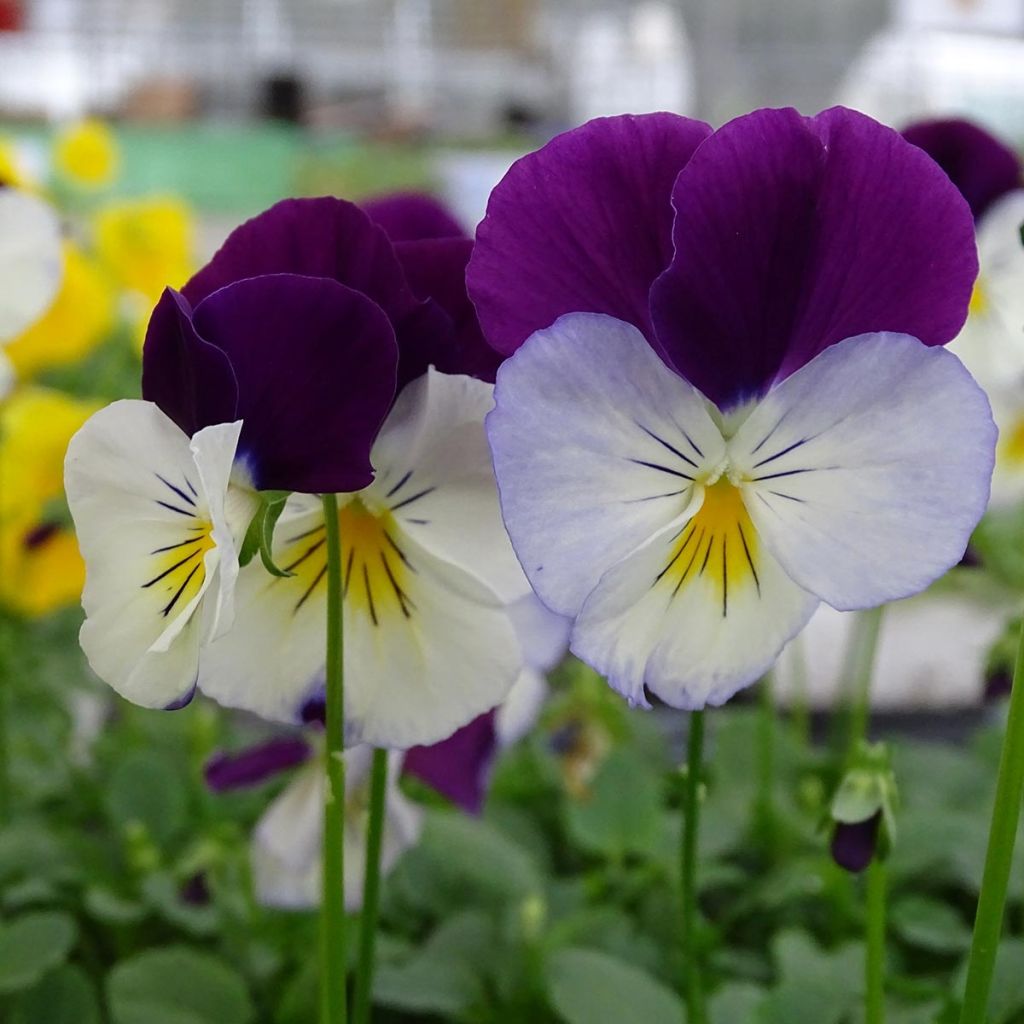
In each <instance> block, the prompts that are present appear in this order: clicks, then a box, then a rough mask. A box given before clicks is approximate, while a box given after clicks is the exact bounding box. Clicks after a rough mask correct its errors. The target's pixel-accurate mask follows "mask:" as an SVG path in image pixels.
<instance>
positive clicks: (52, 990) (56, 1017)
mask: <svg viewBox="0 0 1024 1024" xmlns="http://www.w3.org/2000/svg"><path fill="white" fill-rule="evenodd" d="M99 1020H100V1009H99V1003H98V1002H97V1001H96V993H95V991H94V990H93V987H92V982H91V981H90V980H89V976H88V975H87V974H86V973H85V971H83V970H82V968H81V967H77V966H75V965H74V964H65V965H64V966H63V967H58V968H57V969H56V970H55V971H52V972H51V973H49V974H47V975H46V976H45V977H43V978H42V979H41V980H40V981H39V983H38V984H37V985H36V986H35V987H34V988H32V989H29V991H27V992H24V993H22V995H20V996H19V997H18V1000H17V1002H16V1003H15V1005H14V1012H13V1016H12V1018H11V1024H99Z"/></svg>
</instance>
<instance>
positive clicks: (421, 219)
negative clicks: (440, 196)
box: [362, 192, 466, 242]
mask: <svg viewBox="0 0 1024 1024" xmlns="http://www.w3.org/2000/svg"><path fill="white" fill-rule="evenodd" d="M362 207H363V210H364V211H365V212H366V214H367V216H369V218H370V220H372V221H373V222H374V224H377V225H379V226H380V227H382V228H383V229H384V230H385V232H387V236H388V238H390V239H391V241H392V242H411V241H416V240H418V239H421V238H465V237H466V231H465V229H464V228H463V227H462V225H461V224H460V223H459V222H458V221H457V220H456V219H455V217H454V216H453V215H452V213H451V212H450V211H449V210H448V208H447V207H446V206H445V205H444V204H443V203H441V202H439V201H438V200H437V199H435V198H434V197H433V196H428V195H424V194H423V193H421V192H395V193H392V194H391V195H386V196H378V197H377V198H375V199H370V200H367V201H366V202H364V203H363V204H362Z"/></svg>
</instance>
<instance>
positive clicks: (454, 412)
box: [361, 369, 530, 601]
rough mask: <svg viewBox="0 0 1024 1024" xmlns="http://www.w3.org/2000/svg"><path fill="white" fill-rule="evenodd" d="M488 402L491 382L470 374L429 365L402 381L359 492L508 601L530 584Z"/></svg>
mask: <svg viewBox="0 0 1024 1024" xmlns="http://www.w3.org/2000/svg"><path fill="white" fill-rule="evenodd" d="M493 405H494V399H493V388H492V386H491V385H490V384H486V383H484V382H483V381H480V380H474V379H473V378H472V377H464V376H453V375H449V374H444V373H438V372H437V371H436V370H434V369H431V370H429V371H428V372H427V373H425V374H424V375H423V376H422V377H420V378H418V379H417V380H415V381H413V382H412V383H410V384H408V385H406V387H405V388H404V389H403V390H402V393H401V394H400V395H399V396H398V400H397V401H396V402H395V407H394V408H393V409H392V410H391V413H390V415H389V416H388V418H387V420H386V421H385V423H384V426H383V427H382V428H381V432H380V435H379V436H378V438H377V441H376V442H375V444H374V446H373V451H372V452H371V455H370V458H371V461H372V462H373V465H374V468H375V469H376V471H377V477H376V480H375V481H374V483H373V484H372V485H371V486H370V487H368V488H367V489H366V490H365V491H363V492H362V495H361V496H362V497H363V499H364V500H365V501H366V503H367V504H368V505H370V506H371V507H381V508H386V509H390V510H391V512H392V514H393V515H394V517H395V519H396V520H397V522H398V523H399V525H400V526H401V528H402V530H403V531H404V532H406V533H407V534H408V535H409V536H411V537H413V538H414V539H415V540H416V541H417V542H418V543H420V544H422V545H423V547H425V548H426V549H427V550H428V551H430V552H432V553H433V554H434V555H436V556H437V557H438V558H440V559H442V560H443V561H445V562H449V563H451V564H453V565H457V566H459V567H461V568H462V569H465V570H466V571H467V572H470V573H472V574H473V575H475V576H477V577H478V578H479V579H481V580H482V581H483V582H484V583H485V584H486V585H487V586H488V587H490V589H492V590H493V591H494V592H495V593H496V594H498V596H499V597H500V598H501V599H502V600H503V601H512V600H515V599H516V598H518V597H521V596H523V595H524V594H527V593H529V590H530V586H529V584H528V583H527V582H526V577H525V576H524V575H523V571H522V569H520V567H519V563H518V561H517V560H516V557H515V554H514V552H513V551H512V545H511V544H510V543H509V540H508V535H507V534H506V532H505V527H504V524H503V523H502V521H501V511H500V509H499V508H498V491H497V485H496V484H495V482H494V469H493V467H492V465H491V453H490V450H489V448H488V446H487V435H486V434H485V432H484V416H485V415H486V414H487V413H488V412H489V411H490V410H491V408H492V407H493Z"/></svg>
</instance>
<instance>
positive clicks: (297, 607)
mask: <svg viewBox="0 0 1024 1024" xmlns="http://www.w3.org/2000/svg"><path fill="white" fill-rule="evenodd" d="M341 533H342V558H343V565H344V568H345V570H346V579H347V584H346V592H345V601H344V609H345V612H344V616H345V621H344V637H345V707H346V729H347V738H348V742H349V743H360V742H366V743H374V744H376V745H378V746H384V747H395V748H403V749H404V748H407V747H410V746H415V745H418V744H429V743H435V742H438V741H439V740H442V739H444V738H445V737H446V736H448V735H450V734H451V733H452V732H454V731H455V730H456V729H457V728H459V727H460V726H462V725H465V724H466V723H467V722H469V721H471V720H472V719H473V718H475V717H476V716H477V715H478V714H481V713H482V712H484V711H486V710H488V709H489V708H492V707H494V706H495V705H496V704H498V703H500V702H501V700H502V699H503V698H504V697H505V696H506V694H507V693H508V690H509V688H510V687H511V685H512V683H513V682H514V680H515V678H516V676H517V675H518V674H519V671H520V668H521V665H522V655H521V652H520V648H519V644H518V641H517V639H516V636H515V631H514V629H513V627H512V624H511V621H510V619H509V615H508V612H507V610H506V609H505V607H504V606H503V605H502V603H501V602H500V601H499V599H498V597H497V595H495V594H494V593H493V592H492V591H490V590H489V589H488V588H486V587H485V586H484V585H483V584H482V583H481V582H480V581H479V580H478V579H476V578H475V577H474V576H471V575H470V574H468V573H466V572H464V571H463V570H462V569H460V568H458V567H457V566H455V565H451V564H448V563H445V562H444V561H442V560H441V559H439V558H436V557H435V556H434V555H433V554H431V553H430V552H429V551H427V550H426V549H425V548H423V547H421V546H420V545H419V544H417V543H416V541H415V540H414V539H413V538H412V537H410V536H407V535H405V534H403V533H402V532H401V531H400V530H399V529H398V527H397V522H396V520H394V519H390V520H388V519H386V518H385V520H383V521H382V520H378V519H376V518H375V517H373V516H372V515H371V514H370V513H368V512H367V511H366V510H365V509H364V508H362V506H359V505H358V504H357V503H356V502H354V501H353V502H350V503H349V504H348V505H347V506H346V508H344V509H343V510H342V530H341ZM275 556H276V558H277V561H278V564H279V565H281V566H282V567H283V568H289V567H290V568H291V570H292V571H293V572H294V573H295V575H294V576H293V577H291V578H288V579H277V578H274V577H271V576H269V575H268V574H267V573H266V572H265V570H264V569H263V567H262V566H261V565H259V564H257V563H256V562H254V563H252V564H250V565H249V566H247V567H246V568H245V569H243V570H242V572H241V574H240V576H239V582H238V588H237V591H236V608H235V626H234V628H232V629H231V630H230V631H229V632H228V633H227V634H226V635H225V636H224V637H223V638H222V639H220V640H218V641H216V642H215V643H214V644H212V645H211V647H210V648H209V651H208V652H207V653H206V655H205V656H204V659H203V665H202V679H201V682H200V686H201V688H202V690H203V692H204V693H206V694H208V695H209V696H211V697H213V698H214V699H216V700H218V701H220V702H221V703H223V704H226V705H228V706H230V707H238V708H245V709H247V710H250V711H254V712H256V713H257V714H260V715H262V716H264V717H267V718H276V719H280V720H283V721H294V720H295V718H296V716H297V715H298V714H299V713H300V711H301V708H302V706H303V704H304V703H305V702H306V701H307V700H309V699H311V698H314V697H316V696H318V695H320V694H322V690H323V679H324V643H325V631H326V617H327V610H326V585H325V576H326V564H327V563H326V545H325V544H324V531H323V518H322V515H321V512H320V510H319V508H318V507H317V506H315V505H311V504H309V503H308V501H307V499H299V500H297V501H296V500H294V499H293V501H292V502H290V503H289V510H288V512H286V514H285V516H283V517H282V521H281V523H280V524H279V526H278V530H277V534H276V540H275Z"/></svg>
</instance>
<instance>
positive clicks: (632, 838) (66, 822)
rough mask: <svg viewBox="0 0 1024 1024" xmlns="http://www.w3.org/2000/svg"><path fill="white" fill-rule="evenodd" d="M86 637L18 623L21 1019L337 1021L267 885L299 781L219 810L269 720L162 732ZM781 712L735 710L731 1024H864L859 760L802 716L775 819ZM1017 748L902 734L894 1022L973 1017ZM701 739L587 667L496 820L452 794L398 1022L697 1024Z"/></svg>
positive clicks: (1, 846)
mask: <svg viewBox="0 0 1024 1024" xmlns="http://www.w3.org/2000/svg"><path fill="white" fill-rule="evenodd" d="M75 626H76V624H75V622H74V620H73V617H69V618H68V619H67V620H64V619H58V620H52V621H50V622H48V623H41V624H38V625H32V626H28V625H19V626H17V629H18V630H20V631H22V632H21V634H20V640H19V643H18V644H17V645H16V648H15V664H16V666H17V671H16V673H15V678H14V679H13V685H12V688H13V694H12V698H13V699H12V708H13V713H14V717H13V721H12V735H13V736H14V737H15V740H16V748H15V757H16V758H18V764H19V768H18V771H17V772H16V773H15V778H14V784H15V793H14V797H15V806H14V814H13V819H12V822H11V824H10V825H9V826H7V827H5V828H3V829H0V1020H2V1021H4V1024H8V1022H10V1024H65V1022H66V1024H100V1022H102V1024H207V1022H213V1021H216V1022H217V1024H310V1022H311V1021H313V1020H315V1019H316V1013H317V1005H318V1004H317V966H316V956H315V951H316V948H317V920H316V915H315V913H314V912H311V911H306V912H281V911H275V910H271V909H267V908H263V907H260V906H259V905H257V904H256V903H255V901H254V899H253V894H252V889H251V883H250V878H249V866H248V846H249V841H250V836H251V833H252V829H253V827H254V825H255V823H256V821H257V820H258V818H259V816H260V815H261V814H262V812H263V811H264V810H265V808H266V806H267V804H268V802H269V801H270V799H271V798H272V797H273V796H274V795H275V793H276V792H277V791H278V790H279V789H280V787H281V786H283V785H284V784H285V783H286V782H287V779H285V778H280V779H277V780H273V781H271V782H268V783H266V784H264V785H262V786H260V787H257V788H255V789H253V790H251V791H239V792H235V793H227V794H221V795H214V794H212V793H210V792H208V791H207V790H206V788H205V786H204V784H203V781H202V766H203V764H204V763H205V761H206V759H207V758H208V757H209V756H210V754H211V753H212V752H213V751H215V750H217V749H229V750H231V749H234V750H237V749H240V748H242V747H244V746H246V745H247V744H249V743H252V742H258V741H259V740H261V739H263V738H265V736H266V735H267V728H268V727H266V726H261V725H258V724H257V723H255V722H253V721H252V720H251V719H245V718H240V717H236V716H233V715H231V714H230V713H228V712H224V711H222V710H220V709H218V708H216V707H214V706H212V705H210V704H206V703H204V702H202V701H201V700H197V701H196V702H194V703H193V704H192V705H190V706H189V707H188V708H185V709H183V710H181V711H178V712H175V713H174V714H164V713H161V712H149V711H143V710H140V709H137V708H133V707H131V706H129V705H127V704H126V703H124V702H122V701H120V700H118V699H117V698H115V697H113V696H112V695H111V694H109V693H108V692H106V691H93V690H92V689H90V688H89V687H88V686H87V685H85V684H84V683H82V680H84V678H85V673H84V669H83V667H82V664H81V659H80V657H79V656H78V655H77V653H75V652H74V651H73V649H70V645H71V644H73V643H74V633H75ZM69 686H71V687H80V691H79V690H74V691H73V692H74V693H75V697H74V701H75V702H77V701H79V699H81V700H83V701H85V702H87V703H88V704H89V706H90V707H92V708H93V709H94V710H95V708H96V707H98V708H99V714H98V715H94V716H93V717H94V718H96V719H97V721H98V722H99V723H101V726H100V729H99V731H98V732H97V733H96V734H95V735H88V734H85V733H83V731H82V729H83V726H82V725H81V722H80V721H79V720H78V716H76V715H72V714H70V713H69V711H68V707H69V703H70V702H69ZM97 702H99V703H98V704H97ZM759 714H760V712H758V711H757V710H753V709H745V708H743V707H730V708H725V709H723V710H722V711H720V712H716V714H715V715H713V716H710V719H709V724H710V733H709V737H708V739H709V761H708V765H707V773H706V779H705V781H706V792H705V794H704V801H703V810H702V816H703V831H702V835H701V856H702V859H701V865H700V872H699V884H700V920H699V931H698V949H699V955H700V956H701V957H702V967H703V976H704V978H705V982H706V985H707V990H708V1013H709V1017H710V1024H805V1022H806V1024H861V1006H860V999H861V994H860V993H861V978H862V975H863V965H862V950H861V946H860V941H861V939H862V935H863V914H864V909H863V889H862V881H861V880H859V879H857V878H854V877H851V876H850V875H847V874H846V873H845V872H843V871H841V870H840V869H838V868H837V867H836V866H835V865H834V864H833V863H832V861H831V859H830V857H829V855H828V848H827V847H828V833H827V831H826V830H823V829H822V828H821V823H822V822H823V821H824V820H825V819H826V817H827V813H828V809H829V801H830V797H831V794H832V793H833V792H834V791H835V787H836V784H837V781H838V779H839V777H840V775H841V773H842V772H841V760H840V758H839V757H838V756H837V757H833V756H832V755H831V754H830V753H829V752H828V751H827V750H823V749H820V748H812V747H809V746H807V745H806V743H805V742H804V741H803V740H802V739H801V738H800V737H799V736H798V735H797V734H796V732H795V731H792V730H790V729H789V727H788V725H787V723H786V722H785V721H784V720H780V721H779V722H778V723H777V724H776V728H775V732H774V750H773V755H774V756H773V760H774V766H775V774H774V785H773V787H772V790H771V795H772V819H771V823H770V827H767V828H766V824H765V819H764V813H763V812H764V804H763V798H764V787H763V786H762V785H761V781H760V778H759V771H760V764H761V762H760V760H759V742H760V737H761V736H762V729H761V726H762V724H763V723H761V722H760V720H759ZM998 731H999V730H998V723H995V727H994V728H985V729H983V730H981V731H980V732H979V733H978V734H977V735H976V736H975V737H974V738H973V739H972V740H970V741H965V742H963V743H960V744H957V745H938V744H930V743H922V742H918V741H914V740H910V739H907V738H905V737H899V736H897V737H893V738H892V739H891V741H890V744H889V745H890V747H891V750H892V763H893V771H894V774H895V776H896V779H897V781H898V783H899V787H900V792H901V806H900V808H899V810H898V812H897V813H898V825H899V838H898V841H897V842H896V844H895V846H894V847H893V850H892V854H891V857H890V859H889V862H888V863H889V878H890V883H891V894H890V919H889V944H888V953H889V964H888V978H889V989H888V993H887V995H888V999H889V1005H888V1007H887V1021H888V1022H889V1024H949V1022H955V1021H956V1009H957V1000H958V998H959V997H958V984H960V981H959V980H958V979H960V978H961V975H962V965H963V961H964V958H965V956H966V949H967V944H968V941H969V933H970V924H971V914H972V911H973V900H974V898H975V897H976V892H977V887H978V884H979V881H980V875H981V864H982V861H983V855H984V847H985V835H986V827H987V819H988V815H989V813H990V809H991V799H992V792H993V780H994V772H995V765H996V762H997V758H998ZM679 735H680V729H679V720H678V716H676V715H675V714H674V713H670V712H664V713H663V712H655V713H652V714H644V713H641V712H631V711H629V710H628V709H626V708H625V706H624V705H623V704H622V702H621V701H620V700H619V699H618V698H616V697H615V696H614V694H611V692H610V691H609V690H608V689H607V687H606V686H604V684H602V683H601V682H600V681H599V680H597V679H596V677H594V676H593V674H592V673H590V672H589V671H588V670H586V669H584V668H583V667H582V666H579V665H578V663H575V662H572V661H571V660H570V661H569V662H568V663H567V664H566V665H565V666H564V667H563V668H562V669H561V670H560V672H559V673H558V678H557V681H556V690H555V694H554V697H553V699H552V701H551V702H550V704H549V706H548V708H547V710H546V711H545V714H544V717H543V719H542V722H541V724H540V726H539V728H538V729H537V730H535V731H534V733H533V734H531V735H530V736H529V737H527V738H526V739H525V740H523V741H522V742H521V743H519V744H518V745H517V746H515V747H513V748H512V749H510V750H508V751H506V752H505V753H504V754H503V755H502V756H501V757H500V758H499V760H498V762H497V764H496V765H495V768H494V772H493V775H492V782H491V787H490V791H489V795H488V799H487V802H486V806H485V808H484V812H483V814H482V816H481V817H479V818H472V817H467V816H466V815H464V814H463V813H461V812H460V811H457V810H455V809H453V808H451V807H449V806H447V805H445V804H444V801H443V800H442V799H441V798H439V797H437V796H436V794H435V795H432V796H431V797H430V798H429V800H428V801H427V804H426V811H425V827H424V830H423V835H422V837H421V841H420V843H419V844H418V845H417V846H416V847H415V848H414V849H412V850H410V851H408V852H407V853H406V854H405V855H404V856H403V857H402V858H401V860H400V861H399V862H398V864H397V866H396V867H395V869H394V870H393V871H392V872H391V873H390V875H389V876H388V877H387V879H386V880H385V885H384V889H383V893H382V908H381V935H380V943H379V945H380V962H379V969H378V972H377V978H376V984H375V993H374V996H375V1011H374V1012H375V1016H374V1020H375V1022H376V1024H431V1022H435V1024H436V1022H439V1021H447V1022H452V1024H519V1022H521V1021H530V1022H531V1024H533V1022H536V1024H576V1022H577V1021H579V1022H583V1021H586V1022H587V1024H603V1021H604V1020H606V1019H607V1020H609V1021H611V1020H612V1019H613V1018H614V1019H615V1020H616V1022H620V1021H624V1020H625V1021H629V1020H643V1021H644V1022H645V1024H646V1022H648V1021H652V1022H654V1024H657V1022H659V1021H660V1020H662V1019H664V1020H666V1021H667V1020H668V1019H669V1017H671V1018H672V1020H674V1021H677V1022H678V1021H682V1020H683V1012H682V1009H681V1007H680V1005H679V997H678V995H677V992H678V986H679V979H680V978H681V976H682V973H683V963H682V957H681V953H680V949H679V940H678V934H679V932H678V926H679V915H680V908H679V891H678V881H677V880H678V855H679V854H678V840H679V825H680V816H679V801H680V786H679V772H678V764H679V761H680V759H681V758H680V754H681V750H680V747H679ZM673 743H675V745H676V749H675V752H674V753H673V752H672V745H673ZM68 751H72V752H73V754H72V756H70V757H69V755H68ZM409 792H410V793H412V794H413V795H414V796H415V797H416V798H417V799H420V798H423V797H424V796H425V793H424V790H423V788H422V787H409ZM1022 850H1024V845H1022ZM1015 872H1016V873H1015V877H1014V879H1013V881H1012V883H1011V896H1012V901H1013V903H1012V906H1011V907H1010V913H1009V929H1010V932H1011V936H1012V937H1010V938H1008V940H1007V942H1006V947H1005V949H1004V950H1003V951H1002V955H1001V958H1000V961H999V967H998V970H997V975H996V981H995V988H994V997H993V999H994V1003H993V1006H994V1009H993V1012H994V1013H996V1014H998V1016H997V1017H994V1018H993V1021H998V1022H1000V1024H1021V1022H1022V1021H1024V989H1022V986H1021V983H1020V976H1021V972H1020V970H1019V966H1018V965H1019V963H1020V962H1024V945H1022V943H1024V937H1022V934H1021V933H1022V926H1024V920H1022V918H1024V857H1022V858H1018V866H1017V868H1016V869H1015ZM990 1024H991V1022H990Z"/></svg>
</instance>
